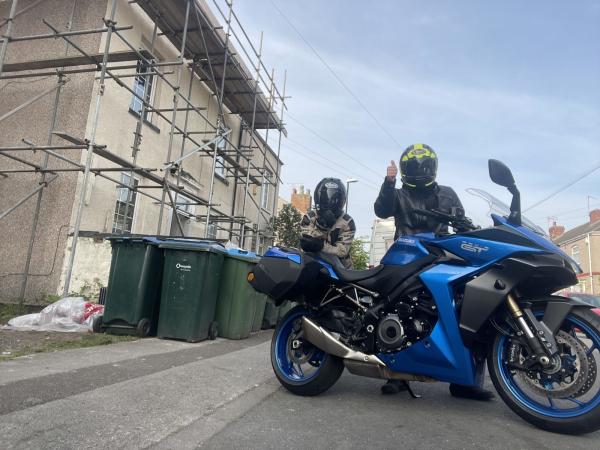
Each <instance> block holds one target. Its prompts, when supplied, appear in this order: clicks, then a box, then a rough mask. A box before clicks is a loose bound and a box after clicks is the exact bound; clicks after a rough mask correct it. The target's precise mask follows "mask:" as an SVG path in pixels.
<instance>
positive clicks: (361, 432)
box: [0, 332, 600, 450]
mask: <svg viewBox="0 0 600 450" xmlns="http://www.w3.org/2000/svg"><path fill="white" fill-rule="evenodd" d="M269 340H270V332H261V333H256V334H254V335H253V336H252V337H251V338H250V339H246V340H243V341H230V340H224V339H217V340H216V341H207V342H202V343H198V344H188V343H183V342H178V341H168V340H158V339H145V340H142V341H135V342H127V343H121V344H114V345H110V346H103V347H93V348H85V349H77V350H67V351H62V352H56V353H47V354H37V355H33V356H31V357H23V358H17V359H14V360H10V361H4V362H1V363H0V448H2V449H13V448H14V449H30V448H36V449H37V448H52V449H54V448H56V449H71V448H73V449H75V448H77V449H79V448H90V449H95V448H98V449H100V448H102V449H105V448H127V449H129V448H132V449H134V448H152V449H188V448H189V449H193V448H202V449H283V448H286V449H308V448H311V449H312V448H314V449H321V448H324V449H328V450H333V449H365V448H374V449H379V448H381V449H393V448H394V449H395V448H410V449H434V448H435V449H437V448H443V449H479V448H482V449H483V448H485V449H496V448H497V449H506V448H511V449H533V448H535V449H539V448H560V449H567V448H568V449H598V448H600V433H594V434H590V435H586V436H579V437H572V436H563V435H558V434H553V433H548V432H544V431H541V430H538V429H536V428H533V427H532V426H530V425H528V424H527V423H526V422H524V421H523V420H521V419H520V418H519V417H518V416H516V415H515V414H513V413H512V412H511V411H510V410H509V409H508V408H507V407H506V406H505V405H504V404H503V403H502V401H501V400H499V399H496V400H495V401H492V402H488V403H479V402H473V401H469V400H460V399H454V398H452V397H450V395H449V393H448V389H447V385H445V384H442V383H435V384H421V383H413V386H414V388H415V390H416V391H417V392H419V393H421V394H422V395H423V398H421V399H412V398H410V397H409V396H408V395H407V394H399V395H396V396H381V395H380V394H379V386H380V385H381V382H380V381H379V380H371V379H366V378H359V377H356V376H353V375H350V374H348V373H344V375H343V376H342V378H341V379H340V380H339V382H338V383H337V384H336V385H335V386H334V387H333V388H332V389H330V390H329V391H328V392H326V393H325V394H323V395H321V396H319V397H310V398H308V397H297V396H294V395H292V394H290V393H289V392H287V391H286V390H284V389H283V388H282V387H281V386H280V385H279V383H278V382H277V380H276V379H275V377H274V376H273V372H272V369H271V366H270V362H269Z"/></svg>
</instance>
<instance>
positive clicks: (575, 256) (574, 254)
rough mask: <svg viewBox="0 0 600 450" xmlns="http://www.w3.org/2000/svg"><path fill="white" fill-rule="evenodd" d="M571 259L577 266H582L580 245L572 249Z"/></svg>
mask: <svg viewBox="0 0 600 450" xmlns="http://www.w3.org/2000/svg"><path fill="white" fill-rule="evenodd" d="M571 258H573V261H575V262H576V263H577V264H581V250H580V248H579V245H577V244H575V245H573V246H572V247H571Z"/></svg>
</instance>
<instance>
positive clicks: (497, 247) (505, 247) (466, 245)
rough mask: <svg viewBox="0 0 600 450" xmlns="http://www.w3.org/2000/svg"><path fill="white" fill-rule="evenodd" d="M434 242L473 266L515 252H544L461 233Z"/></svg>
mask: <svg viewBox="0 0 600 450" xmlns="http://www.w3.org/2000/svg"><path fill="white" fill-rule="evenodd" d="M432 244H435V245H436V246H438V247H441V248H443V249H445V250H447V251H449V252H450V253H453V254H455V255H457V256H460V257H461V258H463V259H465V260H466V261H468V262H469V264H470V265H473V266H485V265H488V264H490V263H495V262H497V261H500V260H502V259H505V258H507V257H509V256H511V255H513V254H515V253H523V252H527V253H543V251H542V250H538V249H535V248H532V247H524V246H521V245H514V244H507V243H504V242H496V241H488V240H485V239H477V238H472V237H467V236H462V235H460V234H452V235H449V236H445V237H443V238H441V239H438V240H434V241H432Z"/></svg>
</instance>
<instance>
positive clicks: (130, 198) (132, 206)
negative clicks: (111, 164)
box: [111, 172, 140, 234]
mask: <svg viewBox="0 0 600 450" xmlns="http://www.w3.org/2000/svg"><path fill="white" fill-rule="evenodd" d="M131 179H133V188H134V189H130V188H125V187H122V186H121V185H117V196H116V199H115V207H114V210H113V220H112V226H111V232H112V233H113V234H127V233H129V234H131V233H132V231H133V228H134V225H135V217H136V211H137V200H138V196H137V191H136V190H135V188H137V187H138V186H139V184H140V179H139V178H137V177H135V176H132V175H130V174H129V173H127V172H121V183H122V184H124V185H129V180H131ZM124 192H125V195H126V198H125V200H123V198H122V197H123V193H124ZM120 203H122V204H124V205H125V209H126V210H127V212H128V214H129V212H131V225H130V227H129V229H127V216H125V215H124V214H119V206H120V205H119V204H120ZM128 204H129V208H128V209H127V205H128ZM119 216H121V217H122V218H123V222H119V219H118V217H119ZM119 225H121V226H119Z"/></svg>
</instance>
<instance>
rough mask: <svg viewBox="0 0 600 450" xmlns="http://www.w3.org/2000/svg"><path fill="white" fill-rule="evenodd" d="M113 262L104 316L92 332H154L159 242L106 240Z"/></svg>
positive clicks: (159, 271) (149, 239)
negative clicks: (110, 248)
mask: <svg viewBox="0 0 600 450" xmlns="http://www.w3.org/2000/svg"><path fill="white" fill-rule="evenodd" d="M109 240H110V243H111V246H112V260H111V264H110V272H109V276H108V286H107V289H106V303H105V305H104V314H103V316H102V317H101V318H99V320H100V323H95V324H94V325H95V326H94V329H96V330H104V331H106V332H108V333H112V334H137V335H138V336H140V337H146V336H151V335H154V334H155V333H156V325H157V322H158V312H159V311H158V310H159V303H160V285H161V280H162V271H163V254H162V253H163V252H162V250H160V249H159V248H158V245H159V244H160V243H161V242H162V241H160V240H158V239H156V238H152V237H142V238H138V237H125V236H123V237H115V238H109Z"/></svg>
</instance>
